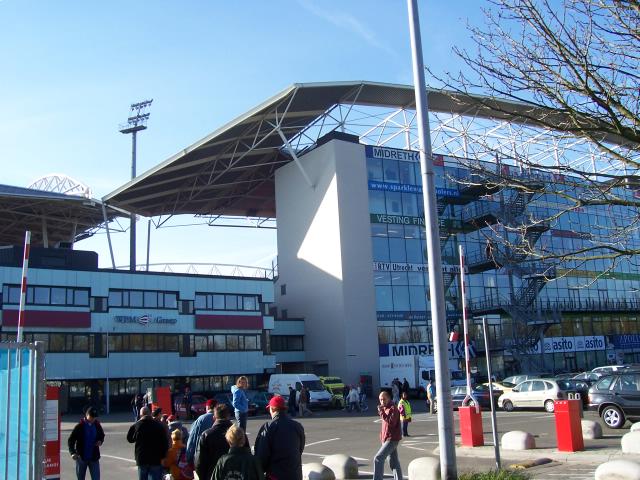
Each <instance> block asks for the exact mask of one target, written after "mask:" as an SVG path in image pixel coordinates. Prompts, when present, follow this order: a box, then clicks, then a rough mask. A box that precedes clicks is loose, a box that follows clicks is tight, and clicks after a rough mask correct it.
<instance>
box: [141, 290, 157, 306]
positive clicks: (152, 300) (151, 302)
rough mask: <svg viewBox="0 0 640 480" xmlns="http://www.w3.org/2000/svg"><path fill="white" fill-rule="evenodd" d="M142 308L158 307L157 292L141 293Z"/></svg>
mask: <svg viewBox="0 0 640 480" xmlns="http://www.w3.org/2000/svg"><path fill="white" fill-rule="evenodd" d="M143 297H144V306H145V307H147V308H156V307H157V306H158V292H143Z"/></svg>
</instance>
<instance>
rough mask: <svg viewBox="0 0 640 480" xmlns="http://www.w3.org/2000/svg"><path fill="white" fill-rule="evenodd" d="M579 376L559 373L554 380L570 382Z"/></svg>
mask: <svg viewBox="0 0 640 480" xmlns="http://www.w3.org/2000/svg"><path fill="white" fill-rule="evenodd" d="M578 374H579V372H567V373H557V374H556V375H554V376H553V379H554V380H570V379H572V378H573V377H575V376H576V375H578Z"/></svg>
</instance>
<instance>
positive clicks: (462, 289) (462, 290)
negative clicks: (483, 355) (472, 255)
mask: <svg viewBox="0 0 640 480" xmlns="http://www.w3.org/2000/svg"><path fill="white" fill-rule="evenodd" d="M458 251H459V253H460V296H461V297H462V325H463V327H464V361H465V364H466V370H467V396H471V366H470V365H469V332H468V327H467V323H468V320H467V296H466V294H465V285H464V249H463V247H462V245H458Z"/></svg>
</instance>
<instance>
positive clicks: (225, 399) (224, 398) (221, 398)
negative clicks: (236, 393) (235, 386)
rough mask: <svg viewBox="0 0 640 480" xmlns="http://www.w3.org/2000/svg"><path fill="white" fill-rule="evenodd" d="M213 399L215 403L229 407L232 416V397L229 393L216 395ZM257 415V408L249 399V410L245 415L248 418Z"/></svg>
mask: <svg viewBox="0 0 640 480" xmlns="http://www.w3.org/2000/svg"><path fill="white" fill-rule="evenodd" d="M213 398H214V400H215V401H216V402H218V403H224V404H225V405H226V406H227V407H229V409H230V411H231V415H232V416H233V402H232V400H233V395H232V394H231V393H230V392H223V393H217V394H216V395H215V396H214V397H213ZM257 413H258V408H257V407H256V404H255V403H253V402H252V401H251V399H249V410H248V411H247V414H248V415H249V416H250V417H253V416H255V415H257Z"/></svg>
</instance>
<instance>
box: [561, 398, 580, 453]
mask: <svg viewBox="0 0 640 480" xmlns="http://www.w3.org/2000/svg"><path fill="white" fill-rule="evenodd" d="M581 402H582V400H580V399H578V400H556V402H555V408H554V411H555V417H556V436H557V438H558V451H560V452H578V451H581V450H584V440H583V438H582V421H581V419H580V412H581V410H582V404H581Z"/></svg>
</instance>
